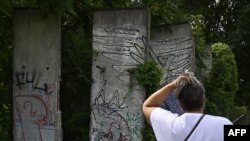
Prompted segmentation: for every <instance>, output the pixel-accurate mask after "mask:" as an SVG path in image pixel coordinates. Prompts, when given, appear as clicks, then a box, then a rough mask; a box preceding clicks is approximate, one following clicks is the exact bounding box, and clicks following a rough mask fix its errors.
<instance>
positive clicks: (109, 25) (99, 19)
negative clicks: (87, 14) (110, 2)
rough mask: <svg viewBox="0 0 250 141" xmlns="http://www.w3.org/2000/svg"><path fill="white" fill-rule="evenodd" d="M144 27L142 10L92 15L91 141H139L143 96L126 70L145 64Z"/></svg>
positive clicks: (105, 12) (145, 14)
mask: <svg viewBox="0 0 250 141" xmlns="http://www.w3.org/2000/svg"><path fill="white" fill-rule="evenodd" d="M147 24H148V12H147V10H145V9H130V10H100V11H96V12H95V13H94V26H93V50H94V55H93V64H92V79H93V83H92V88H91V110H92V112H91V127H90V140H94V141H104V140H105V141H117V140H130V141H138V140H142V134H141V132H142V129H143V126H144V118H143V115H142V112H141V106H142V102H143V100H144V99H145V93H144V89H143V88H142V87H141V86H139V85H138V84H136V83H134V82H133V81H132V78H131V77H130V74H129V72H128V70H129V69H130V68H133V67H135V66H137V65H138V64H142V63H144V52H145V38H146V35H147V32H148V31H149V30H148V29H147V27H148V25H147ZM132 85H133V87H131V86H132Z"/></svg>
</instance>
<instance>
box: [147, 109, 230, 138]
mask: <svg viewBox="0 0 250 141" xmlns="http://www.w3.org/2000/svg"><path fill="white" fill-rule="evenodd" d="M201 116H202V114H200V113H184V114H182V115H181V116H179V115H178V114H174V113H172V112H170V111H167V110H164V109H162V108H155V109H154V110H153V111H152V113H151V115H150V121H151V125H152V128H153V130H154V133H155V136H156V138H157V141H184V139H185V138H186V137H187V135H188V134H189V133H190V131H191V130H192V128H193V127H194V125H195V124H196V122H197V121H198V120H199V118H200V117H201ZM231 124H232V122H231V121H230V120H228V119H227V118H224V117H219V116H212V115H205V116H204V117H203V119H202V120H201V122H200V123H199V125H198V126H197V127H196V129H195V130H194V132H193V133H192V135H191V136H190V137H189V139H188V140H189V141H223V140H224V125H231Z"/></svg>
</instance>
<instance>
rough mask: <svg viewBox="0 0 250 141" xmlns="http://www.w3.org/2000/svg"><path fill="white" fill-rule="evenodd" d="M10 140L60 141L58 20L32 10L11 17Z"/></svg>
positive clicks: (24, 10)
mask: <svg viewBox="0 0 250 141" xmlns="http://www.w3.org/2000/svg"><path fill="white" fill-rule="evenodd" d="M13 31H14V39H13V41H14V51H13V53H14V54H13V115H14V117H13V120H14V127H13V130H14V131H13V136H14V141H61V140H62V128H61V112H60V109H59V88H60V76H61V63H60V61H61V58H60V56H61V51H60V50H61V21H60V17H59V16H56V15H47V16H46V17H43V16H41V13H39V11H36V10H30V9H18V10H16V11H15V13H14V16H13Z"/></svg>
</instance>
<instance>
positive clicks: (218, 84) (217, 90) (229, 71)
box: [205, 43, 246, 120]
mask: <svg viewBox="0 0 250 141" xmlns="http://www.w3.org/2000/svg"><path fill="white" fill-rule="evenodd" d="M212 57H213V60H212V68H211V71H210V73H209V75H208V77H207V79H206V84H205V86H206V94H207V98H208V102H207V107H206V112H207V113H210V114H215V115H221V116H226V117H228V118H230V119H231V120H234V119H235V118H236V117H237V116H239V115H240V114H242V113H243V112H245V110H246V108H244V107H241V108H240V107H237V106H236V105H235V101H234V100H235V96H236V92H237V90H238V72H237V66H236V62H235V58H234V55H233V53H232V51H231V50H230V48H229V46H228V45H226V44H224V43H215V44H213V45H212ZM239 110H240V111H239Z"/></svg>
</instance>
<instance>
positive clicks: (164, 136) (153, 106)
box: [143, 71, 232, 141]
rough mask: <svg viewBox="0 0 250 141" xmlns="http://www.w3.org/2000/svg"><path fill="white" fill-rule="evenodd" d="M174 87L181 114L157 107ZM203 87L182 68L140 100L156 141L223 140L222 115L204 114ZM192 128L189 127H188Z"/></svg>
mask: <svg viewBox="0 0 250 141" xmlns="http://www.w3.org/2000/svg"><path fill="white" fill-rule="evenodd" d="M174 90H175V91H176V94H177V98H178V101H179V104H180V106H181V108H182V110H183V111H184V114H182V115H180V116H179V115H178V114H176V113H172V112H171V111H167V110H165V109H162V108H161V105H162V103H163V102H164V100H165V99H166V98H167V96H169V95H170V93H171V92H172V91H174ZM205 103H206V97H205V89H204V86H203V85H202V83H201V82H199V81H198V80H197V79H196V77H195V76H194V74H193V73H191V72H188V71H185V72H184V74H182V75H180V76H179V77H178V78H177V79H175V80H174V81H172V82H171V83H169V84H167V85H165V86H164V87H162V88H161V89H159V90H158V91H156V92H154V93H153V94H152V95H151V96H150V97H149V98H148V99H147V100H146V101H145V102H144V103H143V113H144V115H145V117H146V120H147V121H148V123H149V124H151V126H152V128H153V130H154V133H155V136H156V138H157V141H184V140H189V141H223V140H224V133H223V132H224V125H230V124H232V122H231V121H230V120H228V119H227V118H224V117H219V116H212V115H204V114H203V109H204V106H205ZM192 130H193V131H192Z"/></svg>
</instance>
